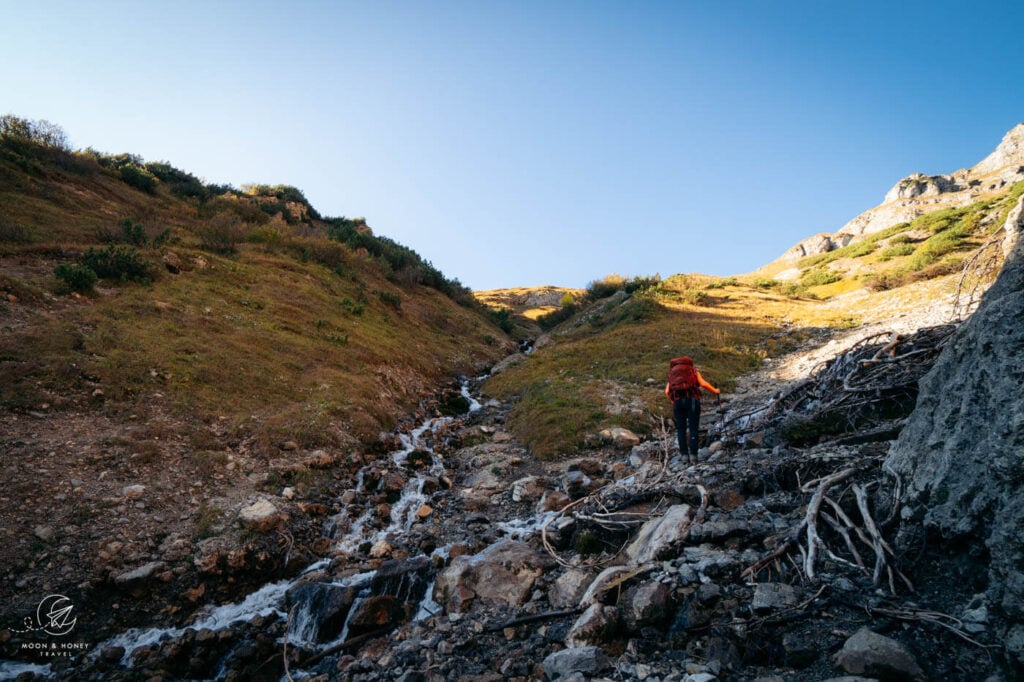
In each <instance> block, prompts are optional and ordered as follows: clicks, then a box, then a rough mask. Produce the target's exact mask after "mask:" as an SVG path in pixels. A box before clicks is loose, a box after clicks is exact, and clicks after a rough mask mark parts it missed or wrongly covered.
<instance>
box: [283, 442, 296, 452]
mask: <svg viewBox="0 0 1024 682" xmlns="http://www.w3.org/2000/svg"><path fill="white" fill-rule="evenodd" d="M281 449H282V450H288V451H291V450H298V449H299V444H298V443H296V442H295V441H293V440H286V441H285V442H283V443H281Z"/></svg>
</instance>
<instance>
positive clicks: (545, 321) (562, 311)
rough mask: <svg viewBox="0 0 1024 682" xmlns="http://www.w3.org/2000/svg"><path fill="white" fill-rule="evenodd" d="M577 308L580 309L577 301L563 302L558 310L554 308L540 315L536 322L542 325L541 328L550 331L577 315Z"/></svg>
mask: <svg viewBox="0 0 1024 682" xmlns="http://www.w3.org/2000/svg"><path fill="white" fill-rule="evenodd" d="M563 298H564V297H563ZM577 310H579V306H577V305H576V304H575V303H569V304H568V305H566V304H564V303H563V305H562V307H561V308H559V309H558V310H552V311H551V312H550V313H545V314H544V315H540V316H539V317H538V318H537V320H536V322H537V324H538V325H540V328H541V329H543V330H544V331H548V330H550V329H554V328H555V327H557V326H558V325H559V324H561V323H562V322H565V321H566V320H568V319H569V318H570V317H572V316H573V315H575V314H576V311H577Z"/></svg>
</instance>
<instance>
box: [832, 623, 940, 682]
mask: <svg viewBox="0 0 1024 682" xmlns="http://www.w3.org/2000/svg"><path fill="white" fill-rule="evenodd" d="M833 662H834V663H835V665H837V666H838V667H840V668H842V669H843V670H844V671H846V672H848V673H851V674H854V675H871V676H875V677H882V678H889V677H892V678H897V679H912V680H915V681H920V682H924V680H926V679H927V677H926V676H925V674H924V671H923V670H921V666H920V665H918V663H917V660H916V659H915V658H914V656H913V655H912V654H911V653H910V652H909V651H907V650H906V648H904V646H903V645H902V644H900V643H899V642H897V641H896V640H894V639H890V638H889V637H885V636H883V635H879V634H877V633H875V632H872V631H871V630H868V629H867V628H861V629H860V630H858V631H857V632H855V633H854V634H853V636H852V637H850V638H849V639H848V640H846V643H845V644H843V648H842V650H841V651H840V652H839V653H837V654H836V655H835V656H834V657H833Z"/></svg>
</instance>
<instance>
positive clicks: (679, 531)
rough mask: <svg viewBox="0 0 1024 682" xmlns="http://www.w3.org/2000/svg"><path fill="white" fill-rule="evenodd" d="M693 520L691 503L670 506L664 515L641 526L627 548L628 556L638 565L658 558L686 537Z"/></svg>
mask: <svg viewBox="0 0 1024 682" xmlns="http://www.w3.org/2000/svg"><path fill="white" fill-rule="evenodd" d="M692 520H693V515H692V510H691V509H690V505H688V504H677V505H674V506H672V507H669V508H668V511H666V512H665V515H664V516H661V517H659V518H656V519H651V520H650V521H648V522H646V523H645V524H644V525H643V526H641V528H640V532H639V533H637V536H636V539H635V540H634V541H633V543H632V544H631V545H630V546H629V547H627V548H626V556H627V557H629V559H630V561H631V562H632V563H634V564H637V565H639V564H644V563H647V562H648V561H654V560H655V559H658V558H659V557H660V556H661V554H662V553H664V552H666V551H667V550H668V549H670V548H671V547H672V546H673V545H676V544H678V543H681V542H682V541H684V540H685V539H686V537H687V535H688V534H689V530H690V522H691V521H692Z"/></svg>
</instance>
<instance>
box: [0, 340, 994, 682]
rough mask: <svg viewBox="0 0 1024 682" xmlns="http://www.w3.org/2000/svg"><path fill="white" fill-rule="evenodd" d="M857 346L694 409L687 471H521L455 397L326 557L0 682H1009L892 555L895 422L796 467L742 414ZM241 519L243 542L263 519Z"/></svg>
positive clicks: (496, 436) (348, 503) (630, 465)
mask: <svg viewBox="0 0 1024 682" xmlns="http://www.w3.org/2000/svg"><path fill="white" fill-rule="evenodd" d="M872 336H877V330H875V329H859V330H854V331H851V332H848V333H846V334H845V335H843V337H834V338H832V339H830V340H828V341H827V342H826V340H825V339H817V340H816V341H815V342H814V343H813V344H812V346H809V347H808V348H805V349H803V350H802V351H800V352H797V353H794V354H791V355H790V356H789V357H787V358H782V359H779V360H778V361H773V362H771V363H768V364H766V367H765V368H764V369H763V370H762V371H761V372H758V373H755V374H754V375H751V376H750V377H749V378H748V379H746V380H745V382H744V384H743V386H741V388H740V389H739V391H738V393H737V395H736V396H735V397H734V399H733V400H732V401H731V402H730V403H728V406H727V411H726V412H725V414H724V415H718V414H715V413H714V411H713V410H709V411H707V412H706V414H705V426H706V427H707V428H709V430H710V432H711V434H712V435H714V436H717V437H718V438H717V439H716V440H715V441H714V442H713V443H711V444H710V446H709V447H707V448H705V449H703V450H702V454H701V458H700V461H699V462H698V463H697V464H696V465H687V464H684V463H683V461H682V459H681V458H679V457H678V456H677V455H675V452H674V444H673V442H674V437H672V436H671V435H670V434H667V433H663V434H660V436H659V437H656V438H653V439H650V440H647V441H644V442H641V440H640V439H639V438H637V437H636V436H634V435H633V434H630V433H628V432H623V431H616V430H612V431H608V432H606V433H604V434H603V435H604V437H605V440H604V443H603V445H601V446H600V447H596V448H594V449H592V450H591V451H589V452H587V453H585V456H583V457H580V458H576V459H573V460H571V461H552V462H539V461H535V460H533V459H532V458H530V457H529V456H528V454H527V452H526V450H525V449H524V448H523V447H522V446H521V445H519V444H517V443H515V442H514V440H513V438H512V437H511V436H510V434H509V433H508V432H507V431H506V430H505V429H504V423H505V419H506V417H507V414H508V411H509V409H510V406H509V405H507V404H503V403H499V402H497V401H485V402H484V403H483V404H480V403H478V402H476V400H475V399H473V398H472V397H470V395H469V393H468V386H469V385H468V384H467V385H466V386H465V387H464V388H463V391H462V397H463V398H464V399H465V407H466V408H468V409H467V411H466V413H465V414H464V415H463V416H460V417H457V418H450V417H430V418H428V419H426V420H425V421H424V422H423V424H421V425H420V426H419V427H417V428H416V429H414V430H412V431H410V432H407V433H404V434H395V435H393V436H391V437H390V439H389V440H388V441H387V442H386V443H385V447H383V448H382V450H383V452H384V453H385V454H382V455H381V456H380V457H379V458H377V459H375V460H373V461H369V462H368V463H366V464H364V465H363V466H362V467H359V468H358V469H357V470H356V471H355V474H354V476H353V477H352V479H351V481H350V484H349V486H348V487H347V488H346V489H344V490H343V491H339V502H340V503H341V504H340V505H338V509H340V511H338V512H337V513H333V514H327V515H325V516H324V519H323V527H322V528H320V529H318V531H317V533H314V534H313V535H317V534H320V535H321V536H322V537H323V538H327V541H325V542H323V543H321V544H322V545H323V546H321V547H320V548H319V549H320V550H321V552H320V554H319V556H322V557H324V558H322V559H319V560H316V561H313V562H311V563H309V562H307V565H305V567H304V568H302V569H301V570H300V571H299V572H298V575H297V577H294V578H288V579H280V580H272V581H271V582H268V583H266V584H265V585H263V586H262V587H260V588H259V589H254V591H252V592H251V593H250V594H248V596H246V597H245V598H244V599H243V598H241V595H239V597H238V598H236V599H234V600H228V601H227V602H226V603H223V604H222V605H221V606H218V607H216V608H213V607H212V606H211V607H205V608H203V609H200V610H199V611H198V612H196V613H195V614H194V615H193V616H191V617H190V619H187V621H186V622H181V623H180V624H178V625H175V626H166V627H139V628H134V629H132V630H129V631H127V632H124V633H121V634H119V635H115V636H112V637H110V638H108V639H106V640H104V641H102V642H98V643H96V644H95V645H94V646H93V647H92V648H91V650H90V651H89V652H87V653H83V654H81V655H78V656H76V657H74V658H67V659H63V660H61V661H57V662H54V663H52V664H50V666H49V667H45V668H44V667H42V666H28V667H21V668H17V667H14V666H9V667H8V668H7V669H6V670H7V672H6V673H5V674H6V676H7V677H8V678H13V677H16V676H17V675H18V674H20V675H21V677H19V678H18V679H22V678H24V679H26V680H28V679H33V677H34V676H41V677H45V676H50V677H51V678H52V677H56V678H59V679H69V680H135V679H146V680H158V679H162V680H177V679H204V680H205V679H218V680H281V679H295V680H298V679H316V680H333V679H346V680H365V681H370V680H391V679H397V680H406V681H412V680H452V679H465V680H515V679H519V680H533V679H537V680H539V679H559V680H586V679H596V680H665V681H667V680H679V681H686V682H710V681H712V680H723V681H725V680H760V681H761V682H768V681H769V680H808V681H810V680H827V679H836V680H838V679H843V680H856V679H868V680H871V679H875V680H929V679H935V680H937V679H949V680H968V679H971V680H975V679H992V680H1002V679H1007V678H1006V677H1005V673H1004V672H1001V671H1004V670H1005V667H1004V664H1003V661H1002V653H1001V650H1000V648H999V647H997V646H995V644H994V643H993V642H992V641H991V639H990V637H988V629H989V615H988V612H987V610H986V607H985V605H984V600H983V599H982V597H981V596H980V594H979V593H980V592H981V591H983V585H982V584H981V582H980V579H979V576H978V574H979V567H978V566H977V564H976V563H975V562H974V561H972V559H971V558H970V557H965V556H962V555H945V554H943V551H942V550H940V549H938V548H937V547H936V546H933V545H932V544H930V543H929V542H928V539H927V538H926V537H924V536H923V535H922V536H921V537H920V538H919V542H918V543H917V545H916V547H915V551H914V552H912V553H910V552H906V551H905V547H906V544H904V545H902V546H901V549H894V542H893V538H894V535H895V533H896V531H897V527H896V525H894V524H896V513H895V512H896V510H895V508H894V506H893V503H892V501H891V499H890V498H889V497H887V495H886V492H885V485H884V484H883V478H884V473H883V471H882V466H883V462H884V460H885V457H886V453H887V451H888V449H889V446H890V444H891V441H892V439H894V438H895V437H896V435H897V434H898V432H899V430H900V427H901V425H902V417H901V416H899V415H896V416H894V415H893V414H891V413H890V412H886V411H869V412H867V413H864V414H860V415H859V416H858V419H859V422H858V424H857V425H856V428H855V429H853V430H852V431H851V430H849V429H847V430H845V432H843V433H840V434H836V435H827V434H822V433H815V434H814V437H813V438H808V439H807V441H808V442H806V443H803V444H802V446H801V447H794V446H793V445H791V444H789V443H787V442H786V441H785V440H784V439H782V438H780V436H779V433H780V430H781V429H782V428H783V426H784V422H785V421H786V420H787V419H790V420H791V418H792V417H793V415H792V414H784V413H782V412H777V413H773V414H767V413H763V414H762V415H761V416H760V417H756V414H757V412H758V406H761V408H764V407H767V406H769V405H771V404H773V402H778V399H779V396H780V395H783V394H786V393H789V394H792V393H793V389H794V386H799V384H800V381H799V372H796V371H794V370H792V368H794V367H801V368H804V367H808V366H811V367H819V366H820V362H821V360H822V359H823V358H824V357H825V356H827V355H828V354H829V350H823V349H832V351H833V352H832V356H833V357H832V362H829V363H826V366H825V367H824V369H820V371H822V372H824V371H827V370H828V367H835V366H836V362H838V361H840V360H842V358H843V356H844V354H845V355H849V354H850V353H851V352H853V351H854V350H857V351H858V352H862V353H864V352H867V353H869V356H872V355H877V354H878V353H879V352H880V351H879V350H878V349H881V348H884V347H886V346H887V345H890V344H887V343H886V342H885V341H879V342H878V343H876V344H874V345H871V346H865V345H864V344H863V343H862V344H860V345H858V343H857V341H858V339H861V340H863V339H865V338H871V337H872ZM787 368H790V369H787ZM787 372H790V373H791V374H792V376H788V379H789V380H790V381H791V383H786V380H785V379H786V378H787V374H786V373H787ZM805 377H806V375H805ZM804 382H805V383H806V378H805V380H804ZM470 383H472V382H470ZM707 404H710V403H707ZM802 404H803V406H804V407H803V408H801V409H807V410H810V412H811V413H813V409H814V401H810V402H808V401H804V403H802ZM808 405H810V407H808ZM910 406H911V407H912V400H911V401H910ZM904 408H905V409H904V411H906V405H904ZM752 415H755V416H754V417H752ZM812 416H813V414H812ZM253 506H256V505H253ZM271 506H273V505H271ZM250 512H251V515H252V516H253V518H254V519H255V520H254V521H252V523H254V524H255V525H254V528H258V527H259V523H260V521H259V520H258V519H259V517H260V515H261V513H264V512H265V513H266V514H267V515H268V518H270V517H273V514H274V513H276V512H277V510H276V509H266V510H259V509H250ZM903 530H904V531H905V530H906V529H903ZM254 532H257V531H254ZM286 551H287V549H286ZM223 558H224V557H221V559H223ZM229 558H230V557H229ZM222 563H223V562H222ZM294 563H295V562H294V561H292V560H291V558H285V559H284V560H283V561H278V562H277V564H279V565H286V566H288V565H294ZM236 594H238V592H236ZM242 594H244V593H242ZM200 601H202V600H201V599H200Z"/></svg>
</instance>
